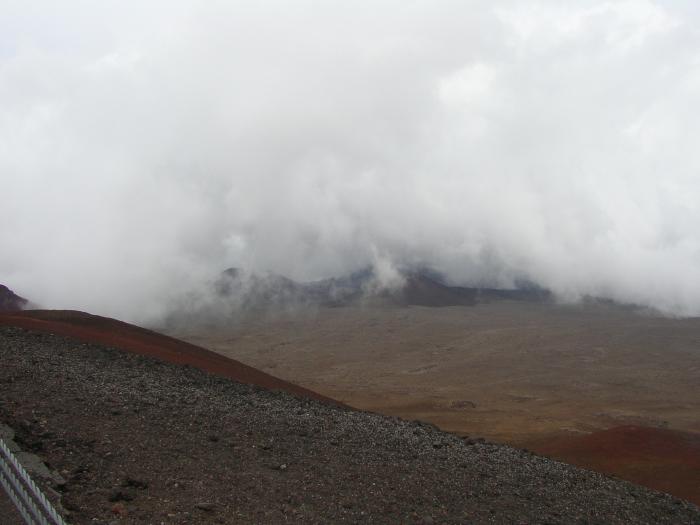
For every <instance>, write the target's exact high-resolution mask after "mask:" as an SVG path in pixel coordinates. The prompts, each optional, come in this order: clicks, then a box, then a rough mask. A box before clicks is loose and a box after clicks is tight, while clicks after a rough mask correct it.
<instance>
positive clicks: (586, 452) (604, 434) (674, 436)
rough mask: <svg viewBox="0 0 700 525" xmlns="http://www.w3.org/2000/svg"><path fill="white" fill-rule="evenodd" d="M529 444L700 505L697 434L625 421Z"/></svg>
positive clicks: (553, 456) (698, 443) (538, 451)
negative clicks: (611, 426)
mask: <svg viewBox="0 0 700 525" xmlns="http://www.w3.org/2000/svg"><path fill="white" fill-rule="evenodd" d="M531 448H532V449H533V450H534V451H536V452H537V453H539V454H543V455H545V456H548V457H551V458H554V459H557V460H560V461H565V462H566V463H571V464H573V465H576V466H579V467H583V468H587V469H590V470H595V471H597V472H602V473H605V474H609V475H613V476H617V477H619V478H622V479H626V480H629V481H632V482H634V483H638V484H640V485H644V486H646V487H650V488H653V489H656V490H660V491H663V492H668V493H669V494H673V495H675V496H677V497H679V498H684V499H687V500H688V501H692V502H694V503H696V504H700V434H696V433H691V432H680V431H677V430H669V429H665V428H651V427H643V426H634V425H625V426H620V427H615V428H611V429H608V430H603V431H599V432H593V433H592V434H588V435H583V436H572V437H558V438H555V439H553V440H551V441H549V442H541V443H539V444H535V445H533V446H531Z"/></svg>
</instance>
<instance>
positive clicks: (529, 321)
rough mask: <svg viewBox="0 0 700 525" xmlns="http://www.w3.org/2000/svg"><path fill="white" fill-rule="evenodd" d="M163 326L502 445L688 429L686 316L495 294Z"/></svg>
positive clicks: (694, 366) (259, 364) (697, 427)
mask: <svg viewBox="0 0 700 525" xmlns="http://www.w3.org/2000/svg"><path fill="white" fill-rule="evenodd" d="M171 335H175V336H177V337H179V338H182V339H185V340H187V341H190V342H192V343H195V344H198V345H201V346H204V347H205V348H209V349H211V350H214V351H217V352H220V353H222V354H224V355H226V356H229V357H232V358H234V359H237V360H240V361H242V362H244V363H246V364H248V365H251V366H254V367H256V368H259V369H261V370H264V371H266V372H268V373H271V374H273V375H275V376H277V377H280V378H283V379H286V380H289V381H292V382H295V383H297V384H300V385H303V386H304V387H307V388H309V389H311V390H314V391H316V392H319V393H322V394H324V395H327V396H329V397H331V398H334V399H337V400H340V401H343V402H345V403H347V404H349V405H351V406H354V407H357V408H361V409H366V410H371V411H377V412H381V413H385V414H390V415H397V416H401V417H404V418H409V419H421V420H425V421H430V422H432V423H434V424H436V425H438V426H439V427H440V428H442V429H445V430H449V431H453V432H457V433H462V434H470V435H477V436H483V437H485V438H488V439H493V440H497V441H500V442H506V443H510V444H515V445H526V444H528V443H529V442H532V441H534V440H538V439H539V438H541V437H543V436H550V435H561V434H562V433H564V434H566V433H569V434H571V433H573V434H579V433H588V432H592V431H595V430H602V429H607V428H610V427H614V426H619V425H629V424H635V425H643V426H651V427H667V428H672V429H679V430H687V431H694V432H698V431H700V319H671V318H665V317H661V316H658V315H652V314H648V313H642V312H639V311H636V310H633V309H629V308H623V307H620V306H615V305H609V304H589V305H574V306H567V305H559V304H547V303H540V304H537V303H519V302H510V301H501V302H494V303H490V304H479V305H477V306H473V307H465V306H455V307H444V308H426V307H417V306H411V307H394V308H391V307H381V308H371V307H367V308H362V307H344V308H322V309H318V310H313V311H312V310H304V311H296V312H287V313H278V314H275V315H272V314H266V315H261V316H260V317H254V316H248V318H247V319H246V320H242V321H241V320H239V321H238V322H232V323H231V325H230V326H228V327H226V328H222V327H221V326H219V327H218V328H216V329H214V328H211V327H200V328H191V327H190V328H188V329H180V330H177V331H174V332H172V333H171Z"/></svg>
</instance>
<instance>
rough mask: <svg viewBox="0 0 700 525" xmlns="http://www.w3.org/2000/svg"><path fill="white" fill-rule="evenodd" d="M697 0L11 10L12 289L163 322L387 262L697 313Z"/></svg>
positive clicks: (5, 165) (2, 160) (0, 37)
mask: <svg viewBox="0 0 700 525" xmlns="http://www.w3.org/2000/svg"><path fill="white" fill-rule="evenodd" d="M698 4H700V2H696V1H693V0H688V1H673V0H665V1H651V0H622V1H594V0H590V1H567V2H561V1H559V0H551V1H547V0H542V1H528V0H518V1H505V0H503V1H494V0H483V1H482V0H472V1H464V0H460V1H454V2H452V1H435V0H430V1H406V0H403V1H394V2H390V1H381V0H380V1H377V0H373V1H371V2H362V1H356V2H342V1H337V2H336V1H324V2H322V1H293V2H292V1H284V2H265V1H246V2H232V1H226V2H224V1H222V2H216V1H208V2H194V1H193V2H182V1H172V0H168V1H152V2H143V1H139V2H125V1H114V2H108V1H100V2H93V1H87V0H86V1H83V2H71V1H66V2H54V1H47V2H34V1H29V0H18V1H13V0H0V183H1V184H0V283H5V284H7V285H9V286H10V287H11V288H13V289H14V290H15V291H17V292H18V293H21V294H23V295H25V296H27V297H29V298H30V299H33V300H34V301H37V302H39V303H41V304H43V305H45V306H48V307H60V308H79V309H84V310H88V311H92V312H94V313H101V314H106V315H112V316H117V317H120V318H123V319H128V320H144V321H148V320H153V319H156V318H157V317H158V316H159V315H160V314H161V313H162V312H163V311H164V310H165V309H166V308H167V305H168V303H169V301H170V300H171V299H172V298H173V297H174V296H176V295H177V294H179V293H181V292H182V291H183V290H185V289H188V288H190V287H193V286H196V285H197V283H199V282H201V281H203V280H205V279H207V278H208V277H211V276H212V275H215V274H216V273H218V272H219V271H220V270H223V269H224V268H227V267H230V266H238V267H243V268H247V269H255V270H269V271H275V272H280V273H283V274H287V275H289V276H291V277H294V278H298V279H316V278H322V277H328V276H332V275H339V274H342V273H345V272H349V271H353V270H356V269H358V268H361V267H363V266H365V265H367V264H372V263H377V262H381V263H382V264H383V265H386V264H394V265H406V264H420V265H426V266H430V267H433V268H435V269H436V270H440V271H443V272H445V274H446V275H447V276H448V277H449V278H450V279H452V280H453V281H454V282H455V283H489V284H500V285H504V286H505V285H508V284H509V283H510V282H512V280H513V279H516V278H527V279H530V280H533V281H535V282H537V283H540V284H542V285H543V286H547V287H551V288H552V289H553V290H555V291H556V292H558V293H560V294H561V295H562V296H565V297H569V298H575V297H576V296H577V295H580V294H597V295H605V296H609V297H612V298H615V299H619V300H625V301H633V302H638V303H642V304H651V305H655V306H657V307H660V308H663V309H665V310H667V311H669V312H674V313H680V314H700V143H699V142H698V141H699V140H700V33H699V32H698V31H699V28H700V5H698Z"/></svg>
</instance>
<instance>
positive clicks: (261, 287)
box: [214, 268, 552, 308]
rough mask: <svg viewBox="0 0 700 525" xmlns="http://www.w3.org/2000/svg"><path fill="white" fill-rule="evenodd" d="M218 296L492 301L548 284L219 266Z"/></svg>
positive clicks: (249, 300) (543, 295) (268, 302)
mask: <svg viewBox="0 0 700 525" xmlns="http://www.w3.org/2000/svg"><path fill="white" fill-rule="evenodd" d="M214 288H215V291H216V293H217V294H218V296H219V297H222V298H231V299H235V300H236V301H237V303H238V305H239V306H241V307H243V308H251V307H252V308H266V307H274V306H284V305H293V304H298V305H304V304H307V305H309V304H311V305H321V306H348V305H352V304H356V303H359V302H369V303H379V304H384V305H397V306H426V307H445V306H473V305H476V304H478V303H484V302H492V301H502V300H508V301H528V302H542V301H550V300H551V299H552V294H551V292H549V291H548V290H545V289H543V288H539V287H537V286H534V285H526V286H522V287H518V288H513V289H496V288H480V287H464V286H452V285H449V284H447V283H446V282H445V280H444V278H442V276H441V275H440V274H438V273H436V272H434V271H431V270H428V269H421V270H401V271H399V273H398V278H397V279H396V282H395V283H394V284H393V285H387V284H385V283H383V282H382V281H381V280H380V279H379V278H378V276H377V275H376V273H375V271H374V270H373V269H372V268H365V269H363V270H360V271H358V272H355V273H352V274H349V275H346V276H342V277H334V278H330V279H323V280H320V281H313V282H307V283H302V282H297V281H294V280H292V279H289V278H288V277H285V276H282V275H278V274H274V273H269V274H255V273H252V274H246V273H245V272H243V271H241V270H239V269H237V268H229V269H227V270H225V271H224V272H222V274H221V276H220V277H219V279H218V280H217V281H216V282H215V285H214Z"/></svg>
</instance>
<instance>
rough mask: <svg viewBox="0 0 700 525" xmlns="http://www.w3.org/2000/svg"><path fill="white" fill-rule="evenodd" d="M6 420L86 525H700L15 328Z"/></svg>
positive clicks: (650, 497) (512, 466)
mask: <svg viewBox="0 0 700 525" xmlns="http://www.w3.org/2000/svg"><path fill="white" fill-rule="evenodd" d="M0 363H2V366H0V385H1V387H0V421H1V422H3V423H5V424H7V425H9V426H11V427H12V428H13V429H14V430H15V432H16V436H15V440H16V441H17V442H18V443H19V444H20V446H22V447H23V448H25V449H27V450H31V451H33V452H35V453H36V454H38V455H39V456H40V457H42V458H43V459H44V460H45V461H47V462H48V464H49V466H50V467H51V468H52V469H54V470H55V471H57V472H58V473H59V474H60V475H61V476H63V478H65V483H56V482H54V483H53V484H54V489H56V491H57V493H56V495H57V496H60V501H61V504H62V506H63V507H64V509H65V510H66V511H67V512H66V513H67V514H68V518H69V520H70V521H71V522H72V523H75V524H81V523H111V522H116V523H183V524H184V523H295V522H303V523H340V522H347V523H358V522H363V523H367V522H369V523H465V522H468V523H674V524H680V523H700V509H698V508H697V507H695V506H693V505H691V504H689V503H685V502H682V501H680V500H676V499H674V498H672V497H670V496H668V495H665V494H661V493H656V492H653V491H650V490H647V489H644V488H641V487H637V486H634V485H631V484H629V483H626V482H622V481H618V480H613V479H610V478H606V477H604V476H602V475H599V474H595V473H592V472H588V471H584V470H580V469H576V468H574V467H570V466H567V465H564V464H561V463H557V462H554V461H551V460H547V459H544V458H541V457H537V456H533V455H531V454H529V453H526V452H523V451H520V450H516V449H512V448H509V447H505V446H500V445H494V444H489V443H479V442H472V441H470V440H463V439H461V438H459V437H457V436H454V435H451V434H447V433H444V432H441V431H439V430H437V429H436V428H434V427H432V426H430V425H426V424H420V423H416V422H408V421H402V420H399V419H396V418H389V417H383V416H379V415H375V414H370V413H363V412H356V411H351V410H347V409H344V408H340V407H335V406H330V405H327V404H323V403H321V402H318V401H311V400H308V399H303V398H298V397H295V396H293V395H291V394H287V393H281V392H270V391H266V390H262V389H260V388H257V387H251V386H247V385H242V384H239V383H235V382H233V381H230V380H227V379H223V378H219V377H215V376H211V375H207V374H205V373H203V372H201V371H199V370H196V369H193V368H191V367H183V366H178V365H171V364H165V363H161V362H158V361H155V360H153V359H151V358H146V357H142V356H138V355H134V354H128V353H124V352H122V351H119V350H116V349H110V348H107V347H103V346H99V345H94V344H85V343H79V342H75V341H73V340H69V339H65V338H62V337H58V336H52V335H50V334H45V333H39V332H32V331H28V330H26V329H23V328H14V327H0Z"/></svg>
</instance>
